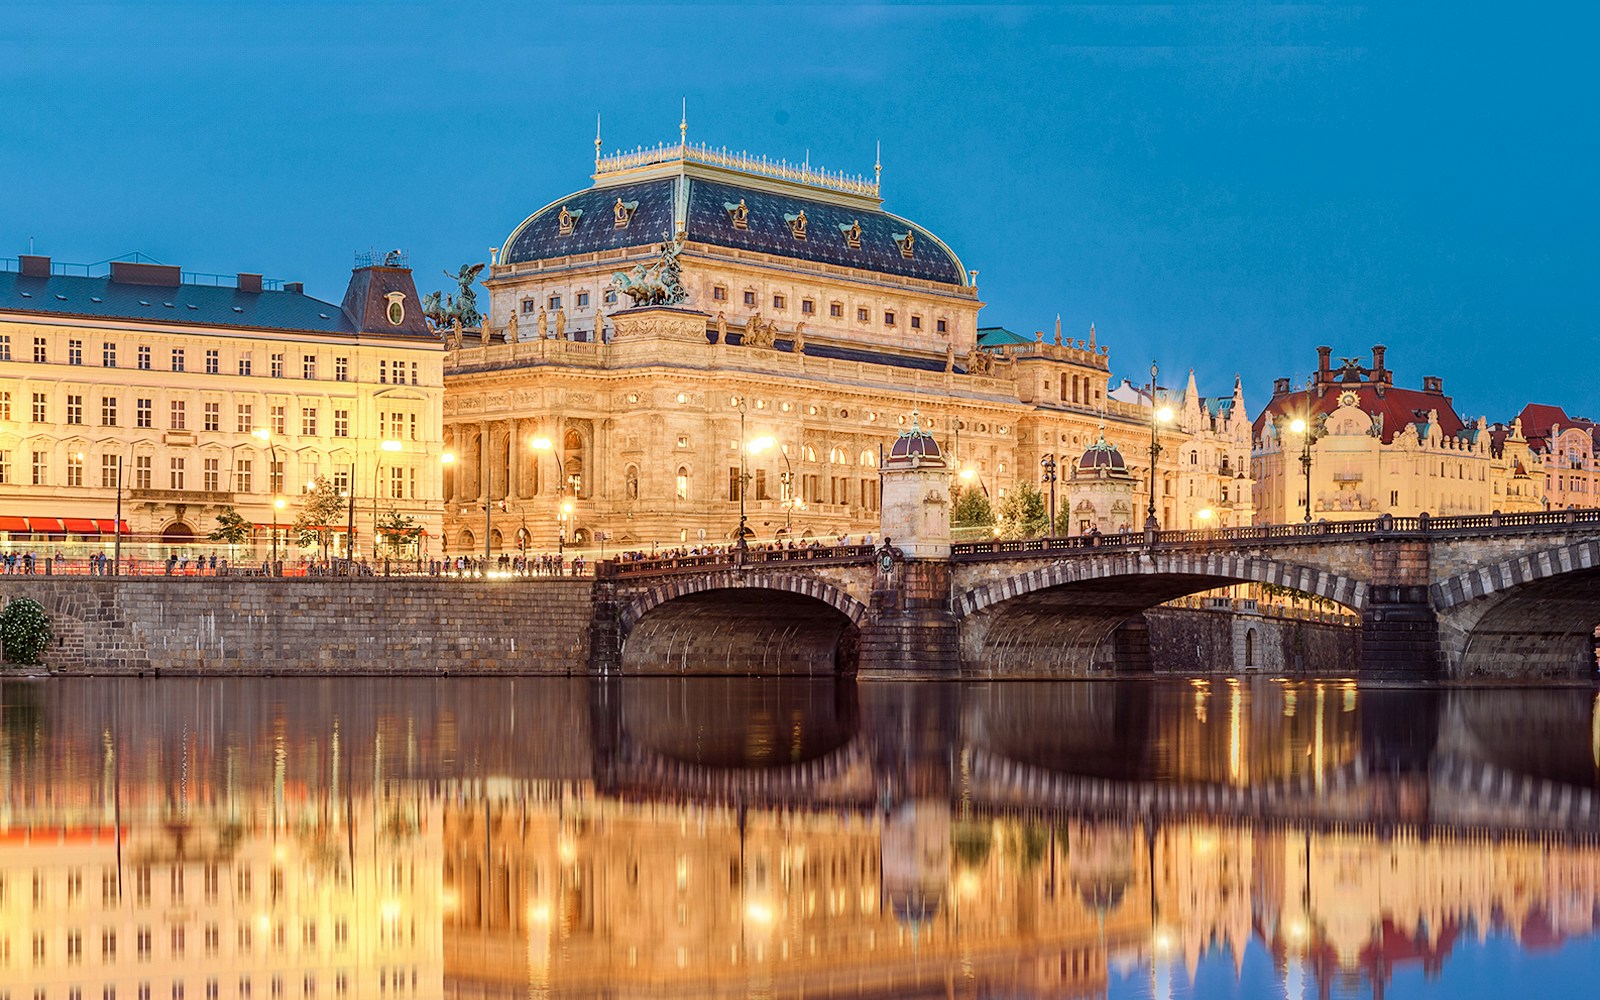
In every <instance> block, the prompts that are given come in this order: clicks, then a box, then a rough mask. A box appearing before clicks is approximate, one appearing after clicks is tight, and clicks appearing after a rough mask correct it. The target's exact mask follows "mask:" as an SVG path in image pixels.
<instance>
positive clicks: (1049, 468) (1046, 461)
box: [1039, 454, 1056, 537]
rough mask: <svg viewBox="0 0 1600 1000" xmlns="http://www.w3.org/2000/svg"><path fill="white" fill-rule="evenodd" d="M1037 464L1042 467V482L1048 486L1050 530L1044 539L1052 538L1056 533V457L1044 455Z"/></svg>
mask: <svg viewBox="0 0 1600 1000" xmlns="http://www.w3.org/2000/svg"><path fill="white" fill-rule="evenodd" d="M1039 464H1040V465H1042V466H1044V481H1045V482H1047V483H1049V484H1050V529H1049V530H1048V531H1047V532H1046V533H1045V535H1046V537H1054V536H1055V533H1056V456H1055V455H1054V454H1050V455H1046V456H1045V457H1044V458H1042V459H1040V460H1039Z"/></svg>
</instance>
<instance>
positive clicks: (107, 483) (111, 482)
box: [100, 455, 118, 898]
mask: <svg viewBox="0 0 1600 1000" xmlns="http://www.w3.org/2000/svg"><path fill="white" fill-rule="evenodd" d="M117 474H118V470H117V456H115V455H101V456H100V488H101V489H106V490H114V489H116V488H117ZM114 878H115V876H113V879H114ZM101 888H104V886H102V887H101ZM111 890H112V895H113V898H114V897H115V894H116V882H115V881H113V882H112V883H111Z"/></svg>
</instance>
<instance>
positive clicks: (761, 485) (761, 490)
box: [755, 469, 768, 500]
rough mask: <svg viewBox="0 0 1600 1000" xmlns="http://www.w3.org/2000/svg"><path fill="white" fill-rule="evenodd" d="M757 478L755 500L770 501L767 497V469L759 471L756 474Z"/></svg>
mask: <svg viewBox="0 0 1600 1000" xmlns="http://www.w3.org/2000/svg"><path fill="white" fill-rule="evenodd" d="M755 476H756V495H755V499H757V500H766V499H768V497H767V470H766V469H757V470H756V472H755Z"/></svg>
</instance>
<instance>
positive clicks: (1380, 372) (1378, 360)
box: [1372, 344, 1389, 382]
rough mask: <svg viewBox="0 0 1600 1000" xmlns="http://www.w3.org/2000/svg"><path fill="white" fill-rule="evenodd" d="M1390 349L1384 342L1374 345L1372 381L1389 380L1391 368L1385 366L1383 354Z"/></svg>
mask: <svg viewBox="0 0 1600 1000" xmlns="http://www.w3.org/2000/svg"><path fill="white" fill-rule="evenodd" d="M1388 350H1389V349H1388V348H1387V347H1384V346H1383V345H1382V344H1373V345H1372V381H1374V382H1388V381H1389V370H1388V369H1387V368H1385V367H1383V355H1384V353H1385V352H1386V351H1388Z"/></svg>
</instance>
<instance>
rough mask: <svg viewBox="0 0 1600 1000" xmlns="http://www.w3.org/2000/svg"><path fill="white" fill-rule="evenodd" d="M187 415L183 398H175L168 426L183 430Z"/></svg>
mask: <svg viewBox="0 0 1600 1000" xmlns="http://www.w3.org/2000/svg"><path fill="white" fill-rule="evenodd" d="M186 416H187V414H186V413H185V412H184V402H183V400H181V399H174V400H173V401H172V419H171V421H169V422H168V425H167V426H169V427H171V428H172V429H173V430H175V431H181V430H183V429H184V428H185V426H186V423H185V418H186ZM174 489H176V487H174Z"/></svg>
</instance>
